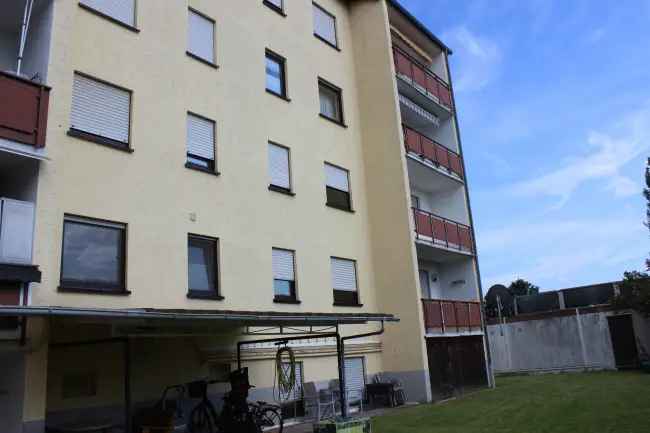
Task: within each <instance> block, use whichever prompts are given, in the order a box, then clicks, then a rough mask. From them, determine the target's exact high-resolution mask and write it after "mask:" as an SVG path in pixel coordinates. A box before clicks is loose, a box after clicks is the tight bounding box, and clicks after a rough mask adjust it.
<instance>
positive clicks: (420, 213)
mask: <svg viewBox="0 0 650 433" xmlns="http://www.w3.org/2000/svg"><path fill="white" fill-rule="evenodd" d="M413 216H414V218H415V233H416V236H417V238H418V239H420V240H425V241H429V242H431V243H433V244H434V245H441V246H444V247H447V248H451V249H456V250H459V251H465V252H469V253H474V247H473V243H472V230H471V228H470V227H469V226H466V225H465V224H461V223H457V222H455V221H451V220H448V219H446V218H443V217H440V216H438V215H434V214H432V213H430V212H427V211H424V210H422V209H417V208H413Z"/></svg>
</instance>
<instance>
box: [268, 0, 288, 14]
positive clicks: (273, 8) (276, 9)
mask: <svg viewBox="0 0 650 433" xmlns="http://www.w3.org/2000/svg"><path fill="white" fill-rule="evenodd" d="M262 3H263V4H264V6H266V7H268V8H269V9H271V10H272V11H273V12H276V13H277V14H279V15H282V16H283V17H285V18H286V17H287V14H286V13H284V11H283V10H282V8H279V7H277V6H276V5H274V4H273V3H271V2H270V1H267V0H264V1H263V2H262Z"/></svg>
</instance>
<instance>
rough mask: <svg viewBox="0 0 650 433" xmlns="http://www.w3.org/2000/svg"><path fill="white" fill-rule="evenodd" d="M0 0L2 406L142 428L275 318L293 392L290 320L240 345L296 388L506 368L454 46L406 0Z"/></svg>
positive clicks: (254, 366) (415, 396) (7, 412)
mask: <svg viewBox="0 0 650 433" xmlns="http://www.w3.org/2000/svg"><path fill="white" fill-rule="evenodd" d="M2 8H3V11H2V14H0V71H3V72H0V197H2V199H1V200H2V213H1V221H2V226H1V228H0V326H1V328H2V329H1V331H0V338H1V339H2V341H1V342H0V363H1V364H2V367H3V369H2V370H3V373H2V374H0V391H1V392H0V419H2V420H3V423H4V425H5V426H6V428H7V429H8V430H6V431H9V432H14V431H16V432H17V431H28V432H42V431H44V429H45V426H46V425H53V426H56V425H58V424H60V423H65V422H67V421H69V420H71V419H80V418H83V417H84V416H85V415H86V414H91V415H94V416H95V417H97V415H98V414H101V415H103V416H105V417H108V418H110V419H114V420H117V421H116V423H117V424H122V425H123V426H124V427H125V430H127V431H128V430H129V429H130V428H131V424H130V423H129V422H126V420H128V419H130V418H131V417H133V416H134V414H136V413H137V411H138V410H139V408H141V407H144V406H147V405H151V404H153V402H155V401H156V399H157V398H159V396H160V394H161V393H162V390H163V389H164V388H165V387H166V386H169V385H172V384H177V383H184V382H188V381H191V380H196V379H198V378H202V377H208V376H210V377H222V376H223V374H224V372H226V371H228V370H229V369H230V368H233V367H234V366H235V364H236V360H237V357H236V355H237V350H236V348H237V343H238V342H240V341H250V340H258V339H264V338H265V336H267V337H270V336H274V337H278V336H279V337H280V338H285V337H286V338H287V339H288V338H293V337H301V338H300V339H296V340H291V343H290V344H291V345H292V347H293V348H294V350H295V352H296V355H297V359H298V377H299V386H298V387H297V389H296V390H295V391H294V393H292V395H290V396H278V395H277V394H276V393H274V383H273V377H274V370H273V369H274V365H275V364H274V356H275V350H276V346H275V345H273V344H272V343H256V344H251V345H247V346H244V347H242V350H241V352H240V354H241V361H242V363H243V365H245V366H247V367H249V370H250V375H251V382H252V383H253V384H254V385H256V387H257V389H256V391H255V392H256V395H255V397H256V398H265V399H268V400H270V399H274V398H279V399H280V400H282V402H283V403H287V404H288V403H291V402H293V403H294V407H296V405H295V401H299V400H300V397H301V386H302V385H301V384H303V383H307V382H314V383H315V384H316V385H317V386H318V387H319V388H322V387H328V386H329V384H330V381H331V380H332V379H336V378H341V379H343V383H345V389H344V394H347V393H348V392H350V393H352V392H363V390H364V386H365V383H368V382H370V381H371V380H372V378H373V377H374V376H375V375H376V374H378V373H381V375H382V377H383V378H388V379H390V380H398V381H400V382H401V383H402V384H403V386H404V388H405V390H406V395H407V398H408V399H409V400H413V401H431V400H432V399H436V398H441V397H443V396H445V395H447V394H449V393H450V392H452V391H453V390H454V389H456V390H457V389H462V388H463V387H466V386H470V385H471V386H473V385H479V386H484V385H487V384H488V383H489V382H490V374H489V367H488V363H487V357H486V350H485V344H484V333H483V326H482V314H481V307H480V303H479V299H480V279H479V275H478V264H477V259H476V247H475V242H474V234H473V228H472V219H471V211H470V206H469V196H468V190H467V181H466V179H467V177H466V170H465V167H464V163H463V157H462V149H461V145H460V139H459V132H458V125H457V121H456V114H455V113H456V112H455V104H454V97H453V91H452V84H451V77H450V74H449V66H448V56H449V55H450V54H451V52H450V50H449V48H447V47H446V46H445V45H444V44H443V43H442V42H441V41H439V40H438V39H437V38H436V37H435V36H434V35H433V34H431V33H430V31H429V30H427V29H426V28H425V27H424V26H422V24H420V23H419V21H417V19H415V18H414V17H413V16H412V15H410V14H409V13H408V12H407V11H406V10H404V9H403V7H402V6H400V5H399V4H398V3H397V2H395V1H392V0H388V1H384V0H318V1H316V2H313V3H312V2H310V1H306V0H249V1H245V2H244V1H239V2H232V1H228V0H216V1H215V0H189V1H187V2H153V1H147V0H120V1H117V0H78V1H54V0H34V1H27V2H23V1H18V0H11V1H9V2H6V3H5V4H3V6H2ZM398 320H399V321H398ZM289 336H290V337H289ZM355 336H361V338H349V341H347V344H345V346H344V347H343V350H341V346H342V344H341V340H342V339H344V338H347V337H355ZM213 388H214V389H212V388H211V394H212V395H213V396H214V397H215V401H217V400H218V397H219V395H221V394H222V393H223V392H224V391H225V388H224V387H222V386H221V385H217V386H214V387H213Z"/></svg>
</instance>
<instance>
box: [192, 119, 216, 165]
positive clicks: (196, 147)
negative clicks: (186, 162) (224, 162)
mask: <svg viewBox="0 0 650 433" xmlns="http://www.w3.org/2000/svg"><path fill="white" fill-rule="evenodd" d="M187 153H189V154H191V155H194V156H199V157H201V158H205V159H209V160H214V122H212V121H210V120H207V119H203V118H201V117H198V116H195V115H193V114H189V113H188V114H187Z"/></svg>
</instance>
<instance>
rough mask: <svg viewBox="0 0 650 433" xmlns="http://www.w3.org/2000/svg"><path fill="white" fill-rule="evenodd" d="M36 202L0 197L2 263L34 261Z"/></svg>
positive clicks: (0, 248)
mask: <svg viewBox="0 0 650 433" xmlns="http://www.w3.org/2000/svg"><path fill="white" fill-rule="evenodd" d="M33 238H34V204H33V203H29V202H25V201H19V200H12V199H8V198H0V263H11V264H19V265H27V264H31V262H32V243H33Z"/></svg>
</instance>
